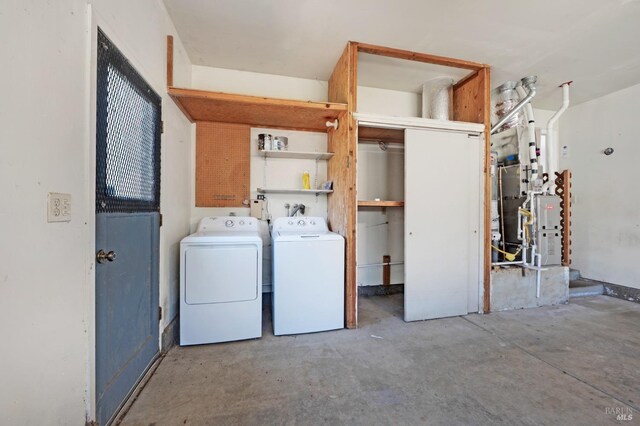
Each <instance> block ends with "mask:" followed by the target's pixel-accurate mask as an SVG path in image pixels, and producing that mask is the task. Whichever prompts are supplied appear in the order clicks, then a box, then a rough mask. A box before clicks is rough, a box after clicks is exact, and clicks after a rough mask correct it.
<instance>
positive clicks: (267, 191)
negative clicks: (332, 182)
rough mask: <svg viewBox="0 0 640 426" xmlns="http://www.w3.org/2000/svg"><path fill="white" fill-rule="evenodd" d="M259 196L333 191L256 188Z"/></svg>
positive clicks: (328, 191)
mask: <svg viewBox="0 0 640 426" xmlns="http://www.w3.org/2000/svg"><path fill="white" fill-rule="evenodd" d="M258 192H259V193H260V194H316V195H318V194H329V193H331V192H333V189H279V188H258Z"/></svg>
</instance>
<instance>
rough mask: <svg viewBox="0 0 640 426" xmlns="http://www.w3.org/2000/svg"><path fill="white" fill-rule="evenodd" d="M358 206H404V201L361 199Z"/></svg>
mask: <svg viewBox="0 0 640 426" xmlns="http://www.w3.org/2000/svg"><path fill="white" fill-rule="evenodd" d="M358 207H404V201H387V200H380V201H376V200H359V201H358Z"/></svg>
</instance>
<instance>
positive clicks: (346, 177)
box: [327, 43, 358, 328]
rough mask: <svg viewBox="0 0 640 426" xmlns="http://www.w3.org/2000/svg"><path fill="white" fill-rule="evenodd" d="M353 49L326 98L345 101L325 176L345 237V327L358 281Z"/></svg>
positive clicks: (351, 322)
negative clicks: (331, 190)
mask: <svg viewBox="0 0 640 426" xmlns="http://www.w3.org/2000/svg"><path fill="white" fill-rule="evenodd" d="M355 54H356V52H355V49H353V46H352V45H351V43H348V44H347V47H346V48H345V50H344V52H343V53H342V56H341V57H340V59H339V60H338V62H337V64H336V66H335V68H334V70H333V73H332V74H331V78H330V79H329V101H331V102H341V103H346V104H347V111H346V112H345V113H344V114H343V115H341V117H340V123H341V124H340V126H339V127H338V129H337V130H333V129H330V130H329V151H331V152H333V153H334V155H333V158H331V160H329V162H328V165H327V176H328V179H330V180H333V188H334V192H333V193H332V194H330V195H329V196H328V200H327V201H328V218H329V224H330V226H331V229H332V230H333V231H334V232H337V233H339V234H340V235H342V236H343V237H344V238H345V326H346V327H347V328H355V327H357V290H358V289H357V283H356V257H355V223H356V215H357V206H356V194H355V179H356V174H355V151H356V149H355V148H356V147H357V140H356V130H357V129H356V128H355V120H354V119H353V114H352V113H353V111H354V108H355V77H356V76H355V63H354V58H355Z"/></svg>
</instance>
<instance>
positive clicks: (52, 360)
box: [0, 0, 190, 424]
mask: <svg viewBox="0 0 640 426" xmlns="http://www.w3.org/2000/svg"><path fill="white" fill-rule="evenodd" d="M92 3H93V12H94V14H95V15H94V17H95V18H96V19H97V20H98V21H100V22H101V23H102V24H103V25H104V29H105V30H106V31H107V34H108V35H109V36H110V37H111V38H112V40H113V41H114V42H115V43H116V44H117V45H118V47H119V48H120V49H121V50H122V51H123V52H124V53H125V55H127V56H128V57H129V59H130V60H131V61H132V63H133V64H134V66H136V68H138V70H139V71H140V72H141V73H142V74H143V75H144V77H145V78H146V79H147V81H148V82H149V83H150V84H151V85H152V86H153V87H154V89H155V90H156V91H157V92H158V93H159V94H164V93H165V92H166V90H165V84H164V73H165V52H166V47H165V37H166V35H167V34H169V33H173V34H175V30H174V28H173V26H172V24H171V22H170V20H169V18H168V15H167V14H166V11H165V9H164V6H163V5H162V3H161V2H160V1H159V0H147V1H140V2H128V1H124V0H118V1H106V0H100V1H94V2H92ZM95 22H96V21H95V20H93V19H92V18H91V12H90V9H89V7H88V6H87V2H86V1H84V0H67V1H64V2H24V1H17V0H16V1H9V2H5V4H3V11H2V13H1V14H0V35H1V38H2V40H4V41H9V40H10V42H5V43H2V44H0V54H1V55H2V57H3V58H4V59H5V60H6V61H5V65H4V66H2V67H0V79H1V80H2V81H4V82H10V84H6V85H5V87H4V92H3V99H4V100H3V102H1V103H0V193H2V194H3V196H4V197H5V200H11V201H10V202H8V201H7V202H3V203H0V219H2V220H1V222H0V223H1V224H0V236H1V237H0V256H2V259H3V261H2V262H1V263H0V282H1V283H2V297H0V334H2V336H3V339H4V341H5V342H6V343H7V344H6V345H3V350H2V351H3V353H2V356H3V363H2V365H1V366H0V377H2V383H3V385H2V386H1V387H0V412H1V413H2V421H3V422H6V423H7V424H42V423H43V422H45V423H48V424H83V423H84V422H85V419H86V418H91V416H92V412H93V410H94V407H93V406H92V405H93V399H94V395H93V374H94V372H93V368H94V367H93V356H94V353H93V351H94V349H93V347H94V346H93V345H94V340H93V339H94V326H95V324H94V299H93V294H94V281H93V279H94V278H93V277H94V275H93V266H94V255H95V246H94V240H95V235H94V233H95V226H94V206H93V200H94V181H95V178H94V175H95V170H94V169H95V158H94V156H95V153H94V143H95V132H94V131H93V130H94V122H95V111H94V109H93V104H92V103H93V101H94V97H93V96H92V90H93V87H94V86H95V83H94V84H92V78H95V71H94V70H93V68H95V66H94V65H93V64H92V61H93V60H95V55H92V53H91V46H95V41H93V37H94V36H95V30H94V29H93V28H92V25H93V24H92V23H95ZM176 46H177V49H176V50H177V55H176V56H177V57H176V65H177V66H176V79H177V80H182V81H183V84H185V85H188V84H189V79H190V64H189V62H188V59H187V58H186V56H185V55H184V53H183V52H184V50H183V49H182V47H181V44H180V41H179V40H176ZM163 118H164V122H165V134H164V136H163V141H162V144H163V145H162V149H163V152H162V160H163V180H162V185H163V187H162V208H163V213H164V214H165V217H164V223H165V226H163V228H162V230H161V245H162V246H161V264H162V266H161V271H160V272H161V275H160V280H161V298H162V303H163V304H164V305H165V308H167V310H169V311H170V306H171V303H170V302H169V300H170V299H171V297H172V292H175V291H174V290H173V289H172V288H173V287H175V285H176V279H177V263H176V262H177V256H176V255H175V244H176V242H177V238H178V236H179V235H180V236H182V235H183V234H185V233H187V231H188V217H189V216H188V215H189V209H188V204H187V203H188V195H186V194H187V187H188V177H187V174H186V171H187V169H188V164H189V163H188V144H187V142H188V140H189V131H188V127H189V124H188V122H187V121H186V120H185V119H184V118H183V117H182V116H181V114H180V113H179V112H178V110H177V109H176V108H175V106H174V105H173V103H172V101H170V100H169V99H168V98H167V97H166V96H163ZM48 192H68V193H70V194H71V195H72V198H73V200H72V220H71V222H68V223H47V221H46V200H47V193H48ZM174 304H175V303H174ZM165 318H166V317H165ZM165 322H166V320H165Z"/></svg>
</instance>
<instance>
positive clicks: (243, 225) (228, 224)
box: [197, 216, 259, 232]
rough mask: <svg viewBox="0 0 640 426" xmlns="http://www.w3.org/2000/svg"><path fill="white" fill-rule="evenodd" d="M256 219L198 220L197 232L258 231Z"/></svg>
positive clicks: (220, 218)
mask: <svg viewBox="0 0 640 426" xmlns="http://www.w3.org/2000/svg"><path fill="white" fill-rule="evenodd" d="M258 229H259V228H258V219H256V218H255V217H244V216H220V217H205V218H202V219H201V220H200V224H199V225H198V231H197V232H211V231H217V232H226V231H228V232H238V231H258Z"/></svg>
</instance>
